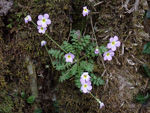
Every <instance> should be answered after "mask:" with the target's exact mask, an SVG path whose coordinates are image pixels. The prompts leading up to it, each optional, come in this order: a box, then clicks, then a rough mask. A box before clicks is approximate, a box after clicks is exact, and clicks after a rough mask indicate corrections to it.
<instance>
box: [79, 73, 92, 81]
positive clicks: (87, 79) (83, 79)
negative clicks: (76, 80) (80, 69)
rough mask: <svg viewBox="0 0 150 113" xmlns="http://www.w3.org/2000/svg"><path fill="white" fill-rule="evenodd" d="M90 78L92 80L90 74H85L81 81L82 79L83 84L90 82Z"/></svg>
mask: <svg viewBox="0 0 150 113" xmlns="http://www.w3.org/2000/svg"><path fill="white" fill-rule="evenodd" d="M90 78H91V77H90V76H89V73H88V72H84V73H83V74H82V75H81V79H80V82H81V84H83V83H85V82H88V81H90Z"/></svg>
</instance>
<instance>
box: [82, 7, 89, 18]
mask: <svg viewBox="0 0 150 113" xmlns="http://www.w3.org/2000/svg"><path fill="white" fill-rule="evenodd" d="M89 12H90V10H88V9H87V6H84V7H83V11H82V15H83V16H86V15H88V14H89Z"/></svg>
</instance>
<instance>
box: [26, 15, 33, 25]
mask: <svg viewBox="0 0 150 113" xmlns="http://www.w3.org/2000/svg"><path fill="white" fill-rule="evenodd" d="M31 20H32V18H31V16H30V15H27V16H26V17H25V18H24V21H25V23H28V22H29V21H31Z"/></svg>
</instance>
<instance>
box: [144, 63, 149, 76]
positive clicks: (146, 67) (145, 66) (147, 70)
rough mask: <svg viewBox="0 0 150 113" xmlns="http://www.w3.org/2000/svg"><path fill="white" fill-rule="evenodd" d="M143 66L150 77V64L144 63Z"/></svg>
mask: <svg viewBox="0 0 150 113" xmlns="http://www.w3.org/2000/svg"><path fill="white" fill-rule="evenodd" d="M143 68H144V70H145V71H146V73H147V76H148V77H150V70H149V68H148V66H147V65H143Z"/></svg>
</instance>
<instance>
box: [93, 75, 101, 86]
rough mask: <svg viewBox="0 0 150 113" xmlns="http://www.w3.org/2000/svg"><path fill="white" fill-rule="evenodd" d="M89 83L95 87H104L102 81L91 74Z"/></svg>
mask: <svg viewBox="0 0 150 113" xmlns="http://www.w3.org/2000/svg"><path fill="white" fill-rule="evenodd" d="M91 82H93V84H94V85H97V86H100V85H104V80H103V79H102V78H101V77H97V76H95V75H94V74H93V73H92V74H91Z"/></svg>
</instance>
